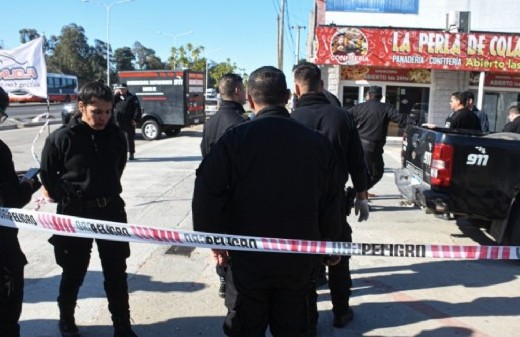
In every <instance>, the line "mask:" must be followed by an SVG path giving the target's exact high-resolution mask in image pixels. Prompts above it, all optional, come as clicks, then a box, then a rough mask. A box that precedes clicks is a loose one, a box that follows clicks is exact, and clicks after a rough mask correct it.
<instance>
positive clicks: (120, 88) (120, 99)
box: [114, 83, 141, 160]
mask: <svg viewBox="0 0 520 337" xmlns="http://www.w3.org/2000/svg"><path fill="white" fill-rule="evenodd" d="M114 88H115V96H114V115H115V118H116V122H117V125H119V128H120V129H121V131H123V132H124V133H125V135H126V140H127V144H128V153H129V155H128V159H129V160H134V159H135V157H134V154H135V127H136V125H137V124H138V123H139V121H140V120H141V105H140V104H139V99H138V98H137V96H136V95H134V94H132V93H131V92H129V91H128V87H127V85H126V83H122V84H116V85H115V86H114Z"/></svg>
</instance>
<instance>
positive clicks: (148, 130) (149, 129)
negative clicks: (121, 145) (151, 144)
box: [141, 119, 161, 140]
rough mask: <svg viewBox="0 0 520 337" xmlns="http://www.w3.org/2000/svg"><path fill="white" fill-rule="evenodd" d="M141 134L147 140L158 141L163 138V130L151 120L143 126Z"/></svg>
mask: <svg viewBox="0 0 520 337" xmlns="http://www.w3.org/2000/svg"><path fill="white" fill-rule="evenodd" d="M141 134H142V135H143V138H144V139H145V140H157V139H160V138H161V128H160V127H159V124H158V123H157V122H156V121H154V120H153V119H149V120H147V121H145V122H144V123H143V125H142V126H141Z"/></svg>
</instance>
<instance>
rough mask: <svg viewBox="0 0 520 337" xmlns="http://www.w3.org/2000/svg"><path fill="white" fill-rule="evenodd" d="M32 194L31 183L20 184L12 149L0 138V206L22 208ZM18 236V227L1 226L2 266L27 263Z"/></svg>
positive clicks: (0, 257) (9, 266)
mask: <svg viewBox="0 0 520 337" xmlns="http://www.w3.org/2000/svg"><path fill="white" fill-rule="evenodd" d="M32 194H33V190H32V187H31V185H30V184H29V183H22V184H20V179H19V178H18V175H17V174H16V171H15V170H14V164H13V156H12V153H11V150H9V147H8V146H7V145H6V144H5V143H4V142H2V141H1V140H0V206H1V207H6V208H9V207H13V208H22V207H23V206H25V205H26V204H27V203H28V202H29V201H31V195H32ZM17 236H18V229H16V228H10V227H4V226H0V268H2V266H6V267H7V268H8V269H11V268H13V267H19V266H23V265H24V264H26V263H27V260H26V259H25V255H23V253H22V250H21V249H20V244H19V242H18V237H17Z"/></svg>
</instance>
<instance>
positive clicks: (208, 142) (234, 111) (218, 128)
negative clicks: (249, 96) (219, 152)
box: [200, 101, 247, 157]
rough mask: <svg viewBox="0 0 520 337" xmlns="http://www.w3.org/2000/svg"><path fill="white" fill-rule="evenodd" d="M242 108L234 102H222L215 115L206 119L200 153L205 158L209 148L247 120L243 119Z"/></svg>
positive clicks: (243, 111)
mask: <svg viewBox="0 0 520 337" xmlns="http://www.w3.org/2000/svg"><path fill="white" fill-rule="evenodd" d="M244 113H245V110H244V107H243V106H242V105H241V104H239V103H237V102H234V101H222V103H220V107H219V109H218V111H217V113H216V114H215V115H214V116H213V117H211V118H210V119H208V120H207V121H206V123H205V124H204V130H203V131H202V142H201V143H200V151H201V152H202V156H203V157H206V156H207V155H208V153H209V151H210V150H211V146H213V144H215V143H216V142H217V140H218V139H219V138H220V137H221V136H222V135H223V134H224V132H226V130H227V129H229V128H230V127H232V126H234V125H237V124H240V123H242V122H244V121H246V120H247V118H244V116H243V114H244Z"/></svg>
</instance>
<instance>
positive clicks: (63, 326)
mask: <svg viewBox="0 0 520 337" xmlns="http://www.w3.org/2000/svg"><path fill="white" fill-rule="evenodd" d="M58 308H59V309H60V321H59V322H58V328H59V329H60V333H61V337H80V335H79V330H78V327H77V326H76V322H75V320H74V310H75V308H76V303H75V302H72V303H71V302H70V301H67V303H63V302H60V301H59V300H58Z"/></svg>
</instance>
